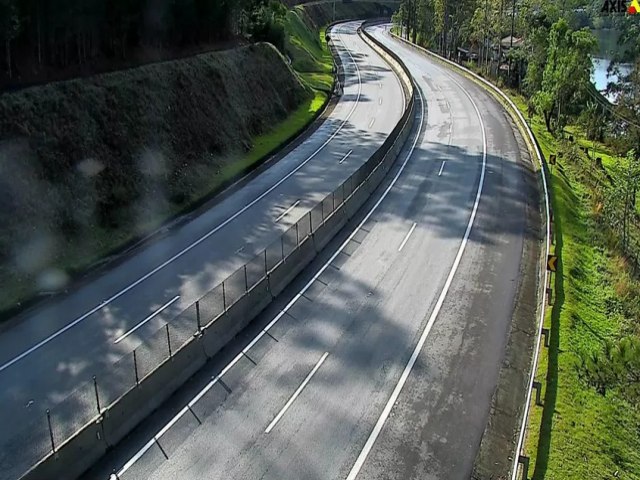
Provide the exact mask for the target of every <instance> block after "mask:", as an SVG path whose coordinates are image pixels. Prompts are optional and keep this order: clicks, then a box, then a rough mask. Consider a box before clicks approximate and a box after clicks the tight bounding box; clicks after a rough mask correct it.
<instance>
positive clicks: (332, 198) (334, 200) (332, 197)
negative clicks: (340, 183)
mask: <svg viewBox="0 0 640 480" xmlns="http://www.w3.org/2000/svg"><path fill="white" fill-rule="evenodd" d="M331 205H332V207H333V208H332V211H333V212H335V211H336V192H335V191H333V192H331Z"/></svg>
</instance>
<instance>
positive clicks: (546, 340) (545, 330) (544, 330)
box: [542, 327, 550, 348]
mask: <svg viewBox="0 0 640 480" xmlns="http://www.w3.org/2000/svg"><path fill="white" fill-rule="evenodd" d="M549 333H550V332H549V329H548V328H544V327H542V335H543V336H544V346H545V347H546V348H549Z"/></svg>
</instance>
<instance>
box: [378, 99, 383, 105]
mask: <svg viewBox="0 0 640 480" xmlns="http://www.w3.org/2000/svg"><path fill="white" fill-rule="evenodd" d="M378 105H382V97H380V98H379V99H378Z"/></svg>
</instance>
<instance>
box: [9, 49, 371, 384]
mask: <svg viewBox="0 0 640 480" xmlns="http://www.w3.org/2000/svg"><path fill="white" fill-rule="evenodd" d="M341 41H342V43H343V44H344V43H345V42H344V40H341ZM346 52H347V54H348V55H349V57H351V61H352V62H353V65H354V66H355V67H356V73H357V76H358V95H357V97H356V100H355V102H354V104H353V107H352V108H351V111H350V112H349V113H348V115H347V117H346V118H345V119H344V120H343V121H342V123H341V124H340V126H339V127H338V129H337V130H336V131H335V132H333V133H332V134H331V136H329V138H328V139H327V140H326V141H325V142H324V143H323V144H322V145H320V146H319V147H318V149H317V150H316V151H315V152H313V153H312V154H311V155H310V156H309V157H308V158H307V159H306V160H304V161H303V162H301V163H300V164H299V165H298V166H297V167H296V168H294V169H293V170H292V171H291V172H289V173H288V174H287V175H285V176H284V177H282V178H281V179H280V180H279V181H278V182H276V183H275V184H274V185H272V186H271V187H270V188H268V189H267V190H266V191H265V192H263V193H262V194H260V195H259V196H258V197H256V198H255V199H254V200H252V201H251V202H249V203H248V204H247V205H245V206H244V207H242V208H241V209H240V210H238V211H237V212H236V213H234V214H233V215H231V216H230V217H229V218H227V219H226V220H225V221H224V222H222V223H220V224H219V225H218V226H216V227H215V228H213V229H212V230H210V231H209V232H207V233H206V234H205V235H203V236H202V237H200V238H199V239H198V240H196V241H194V242H193V243H191V244H190V245H188V246H187V247H185V248H184V249H182V250H181V251H179V252H178V253H176V254H175V255H173V256H172V257H171V258H169V259H168V260H166V261H164V262H163V263H161V264H160V265H158V266H157V267H155V268H154V269H153V270H151V271H150V272H148V273H147V274H145V275H143V276H142V277H140V278H139V279H138V280H136V281H135V282H133V283H131V284H130V285H128V286H127V287H125V288H123V289H122V290H120V291H119V292H117V293H115V294H113V295H112V296H111V297H109V298H108V299H106V300H105V301H103V302H102V303H101V304H99V305H97V306H96V307H94V308H92V309H91V310H89V311H88V312H86V313H85V314H83V315H82V316H80V317H78V318H76V319H75V320H73V321H72V322H71V323H69V324H67V325H65V326H64V327H62V328H61V329H59V330H57V331H55V332H54V333H52V334H51V335H49V336H48V337H46V338H45V339H44V340H41V341H40V342H38V343H36V344H35V345H34V346H33V347H31V348H29V349H27V350H25V351H24V352H22V353H21V354H19V355H18V356H16V357H14V358H12V359H11V360H9V361H8V362H6V363H5V364H3V365H1V366H0V372H2V371H4V370H6V369H7V368H9V367H10V366H12V365H13V364H15V363H16V362H19V361H20V360H22V359H23V358H25V357H26V356H27V355H30V354H32V353H33V352H35V351H36V350H38V349H39V348H41V347H42V346H44V345H46V344H47V343H49V342H50V341H51V340H54V339H55V338H57V337H59V336H60V335H62V334H63V333H65V332H66V331H68V330H70V329H71V328H73V327H75V326H76V325H77V324H79V323H80V322H82V321H84V320H85V319H86V318H87V317H89V316H91V315H93V314H94V313H96V312H97V311H98V310H100V309H101V308H102V307H104V306H105V305H107V304H109V303H111V302H113V301H114V300H117V299H118V298H120V297H121V296H123V295H124V294H125V293H127V292H129V291H130V290H131V289H133V288H135V287H137V286H138V285H140V284H141V283H142V282H144V281H145V280H147V279H148V278H149V277H151V276H152V275H155V274H156V273H157V272H159V271H160V270H162V269H163V268H164V267H166V266H167V265H169V264H170V263H172V262H174V261H175V260H177V259H178V258H180V257H182V256H183V255H184V254H185V253H187V252H189V251H190V250H192V249H193V248H195V247H196V246H198V245H200V244H201V243H202V242H204V241H205V240H206V239H207V238H209V237H210V236H211V235H213V234H214V233H216V232H218V231H219V230H220V229H222V228H224V227H225V226H227V225H228V224H229V223H231V222H232V221H233V220H235V219H236V218H238V217H239V216H240V215H242V214H243V213H244V212H246V211H247V210H248V209H249V208H251V207H253V206H254V205H255V204H256V203H258V202H259V201H260V200H262V199H263V198H264V197H266V196H267V195H268V194H269V193H271V192H272V191H273V190H275V189H276V188H277V187H279V186H280V185H281V184H282V183H283V182H285V181H286V180H287V179H288V178H289V177H291V176H292V175H294V174H295V173H296V172H297V171H298V170H300V169H301V168H302V167H303V166H304V165H306V164H307V163H308V162H309V161H311V159H313V158H314V157H315V156H316V155H317V154H318V153H319V152H320V151H321V150H322V149H323V148H324V147H325V146H327V145H328V144H329V142H331V140H333V139H334V138H335V137H336V135H338V133H340V131H341V130H342V129H343V128H344V126H345V125H346V124H347V122H348V121H349V119H350V118H351V116H352V115H353V112H354V111H355V109H356V107H357V105H358V102H359V101H360V97H361V95H362V77H361V75H360V68H359V67H358V64H357V63H356V61H355V59H354V58H353V55H352V54H351V52H350V51H349V50H348V49H346Z"/></svg>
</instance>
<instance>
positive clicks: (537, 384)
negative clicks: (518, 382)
mask: <svg viewBox="0 0 640 480" xmlns="http://www.w3.org/2000/svg"><path fill="white" fill-rule="evenodd" d="M533 388H535V390H536V405H537V406H538V407H543V406H544V404H543V403H542V400H541V398H540V396H541V394H542V384H541V383H540V382H533Z"/></svg>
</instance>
